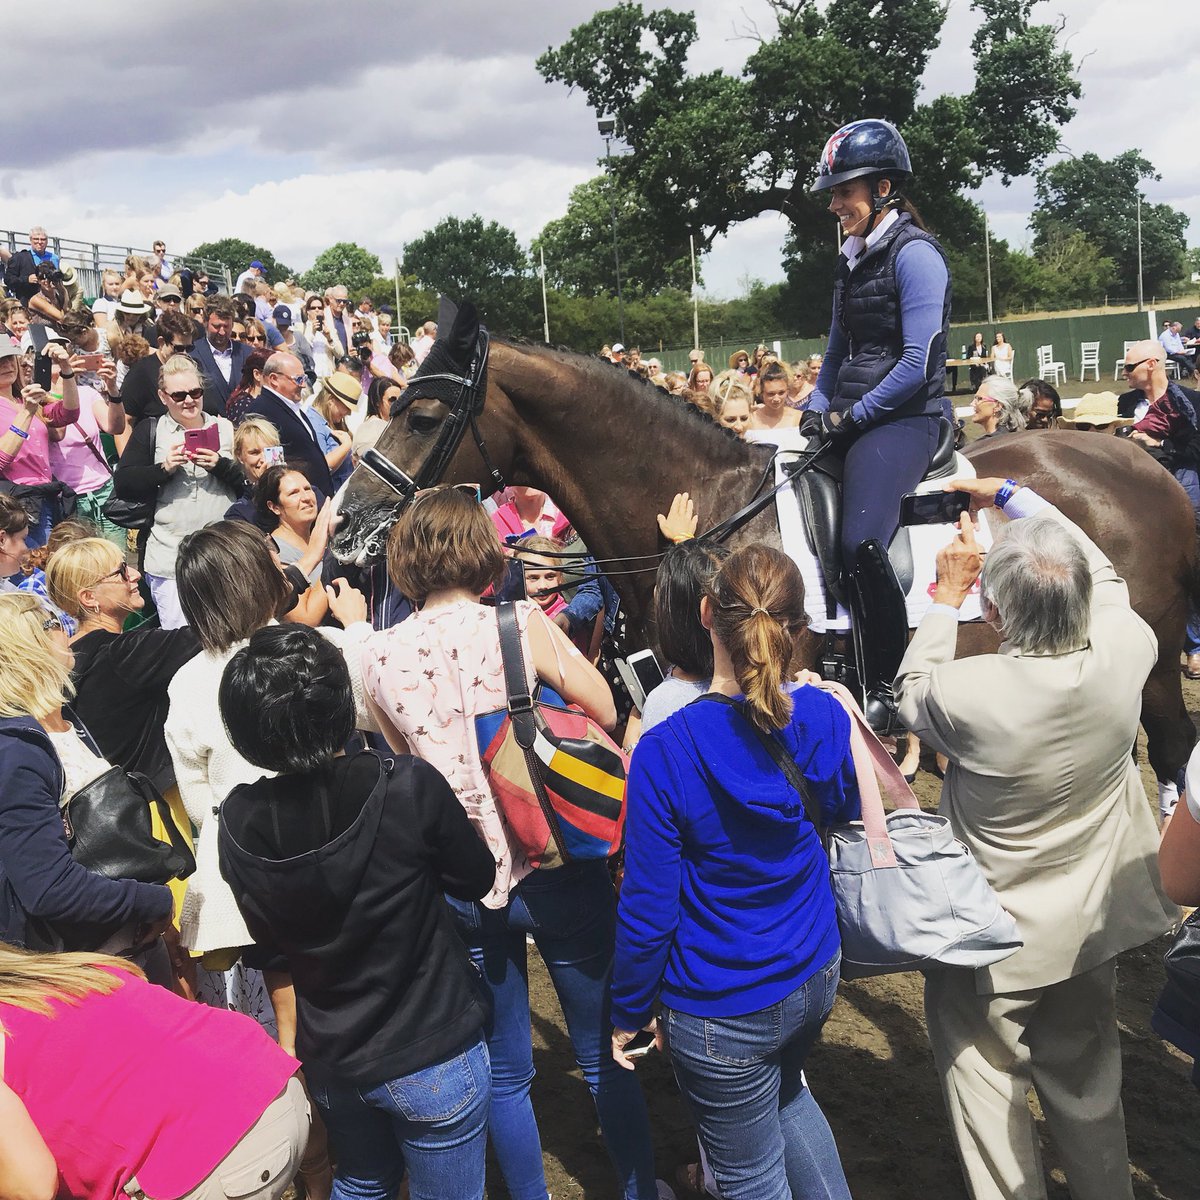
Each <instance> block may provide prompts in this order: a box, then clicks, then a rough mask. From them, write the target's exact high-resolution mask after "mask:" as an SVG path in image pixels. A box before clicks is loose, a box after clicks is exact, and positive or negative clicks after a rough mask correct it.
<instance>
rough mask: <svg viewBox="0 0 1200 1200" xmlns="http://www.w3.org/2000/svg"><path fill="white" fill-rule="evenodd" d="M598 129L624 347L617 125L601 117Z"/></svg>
mask: <svg viewBox="0 0 1200 1200" xmlns="http://www.w3.org/2000/svg"><path fill="white" fill-rule="evenodd" d="M596 127H597V129H599V131H600V136H601V137H602V138H603V139H604V171H605V174H606V175H608V189H609V190H608V204H609V211H610V212H611V213H612V235H613V266H614V267H615V268H616V272H617V313H618V315H619V317H620V325H621V343H622V345H624V343H625V299H624V297H623V296H622V295H621V252H620V250H619V249H618V248H617V189H616V184H615V183H614V182H613V177H612V136H613V134H614V133H615V132H616V128H617V123H616V121H614V120H613V119H612V118H611V117H601V119H600V120H599V121H598V122H597V123H596Z"/></svg>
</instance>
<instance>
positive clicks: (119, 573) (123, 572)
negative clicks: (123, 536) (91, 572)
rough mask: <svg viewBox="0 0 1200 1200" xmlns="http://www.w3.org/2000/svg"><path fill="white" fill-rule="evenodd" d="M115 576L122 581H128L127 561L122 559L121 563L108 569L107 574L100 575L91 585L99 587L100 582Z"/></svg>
mask: <svg viewBox="0 0 1200 1200" xmlns="http://www.w3.org/2000/svg"><path fill="white" fill-rule="evenodd" d="M117 578H119V579H120V580H121V582H122V583H128V582H129V579H130V576H129V564H128V563H127V562H124V561H122V563H121V565H120V566H119V567H117V568H116V570H114V571H109V573H108V574H107V575H101V576H100V578H99V579H97V580H96V582H95V583H93V584H92V587H99V586H100V585H101V584H102V583H106V582H107V581H108V580H110V579H117Z"/></svg>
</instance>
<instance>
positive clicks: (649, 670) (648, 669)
mask: <svg viewBox="0 0 1200 1200" xmlns="http://www.w3.org/2000/svg"><path fill="white" fill-rule="evenodd" d="M625 661H626V662H627V663H628V664H629V669H630V671H632V672H633V677H634V678H635V679H636V680H637V681H638V686H639V687H640V688H641V689H642V692H643V693H644V694H645V695H647V696H648V695H649V694H650V693H651V692H652V691H654V689H655V688H656V687H658V685H659V684H660V683H662V681H663V670H662V667H660V666H659V665H658V659H657V658H655V657H654V651H653V650H639V651H638V652H637V653H636V654H631V655H630V656H629V657H628V658H627V659H626V660H625Z"/></svg>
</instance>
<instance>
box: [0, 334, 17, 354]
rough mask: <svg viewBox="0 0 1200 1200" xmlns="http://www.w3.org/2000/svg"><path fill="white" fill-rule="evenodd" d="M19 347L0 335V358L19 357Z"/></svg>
mask: <svg viewBox="0 0 1200 1200" xmlns="http://www.w3.org/2000/svg"><path fill="white" fill-rule="evenodd" d="M20 357H21V347H20V346H18V345H17V344H16V343H15V342H10V341H9V340H8V338H6V337H0V358H20Z"/></svg>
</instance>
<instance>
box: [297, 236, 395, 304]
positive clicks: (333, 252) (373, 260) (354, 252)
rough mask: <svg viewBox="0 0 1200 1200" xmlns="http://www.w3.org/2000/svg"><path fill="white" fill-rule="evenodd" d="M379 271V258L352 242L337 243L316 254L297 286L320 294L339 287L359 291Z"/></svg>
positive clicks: (380, 265) (380, 271)
mask: <svg viewBox="0 0 1200 1200" xmlns="http://www.w3.org/2000/svg"><path fill="white" fill-rule="evenodd" d="M382 271H383V264H382V263H381V262H380V261H379V255H377V254H372V253H371V252H370V250H364V249H363V248H362V247H361V246H359V245H357V244H356V243H354V242H338V243H336V244H335V245H333V246H330V247H329V249H328V250H322V251H321V253H320V254H318V255H317V259H316V262H314V263H313V265H312V266H311V267H310V268H309V269H308V270H307V271H305V272H304V274H303V275H302V276H301V278H300V283H301V284H302V285H303V286H304V287H305V288H307V289H308V290H309V291H310V292H323V291H324V290H325V289H326V288H328V287H334V286H335V285H337V284H339V283H340V284H343V285H344V286H345V287H346V288H347V289H348V290H349V291H352V292H356V291H362V290H363V289H364V288H366V287H368V286H370V283H371V280H372V279H374V278H375V277H376V276H377V275H379V274H381V273H382Z"/></svg>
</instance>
